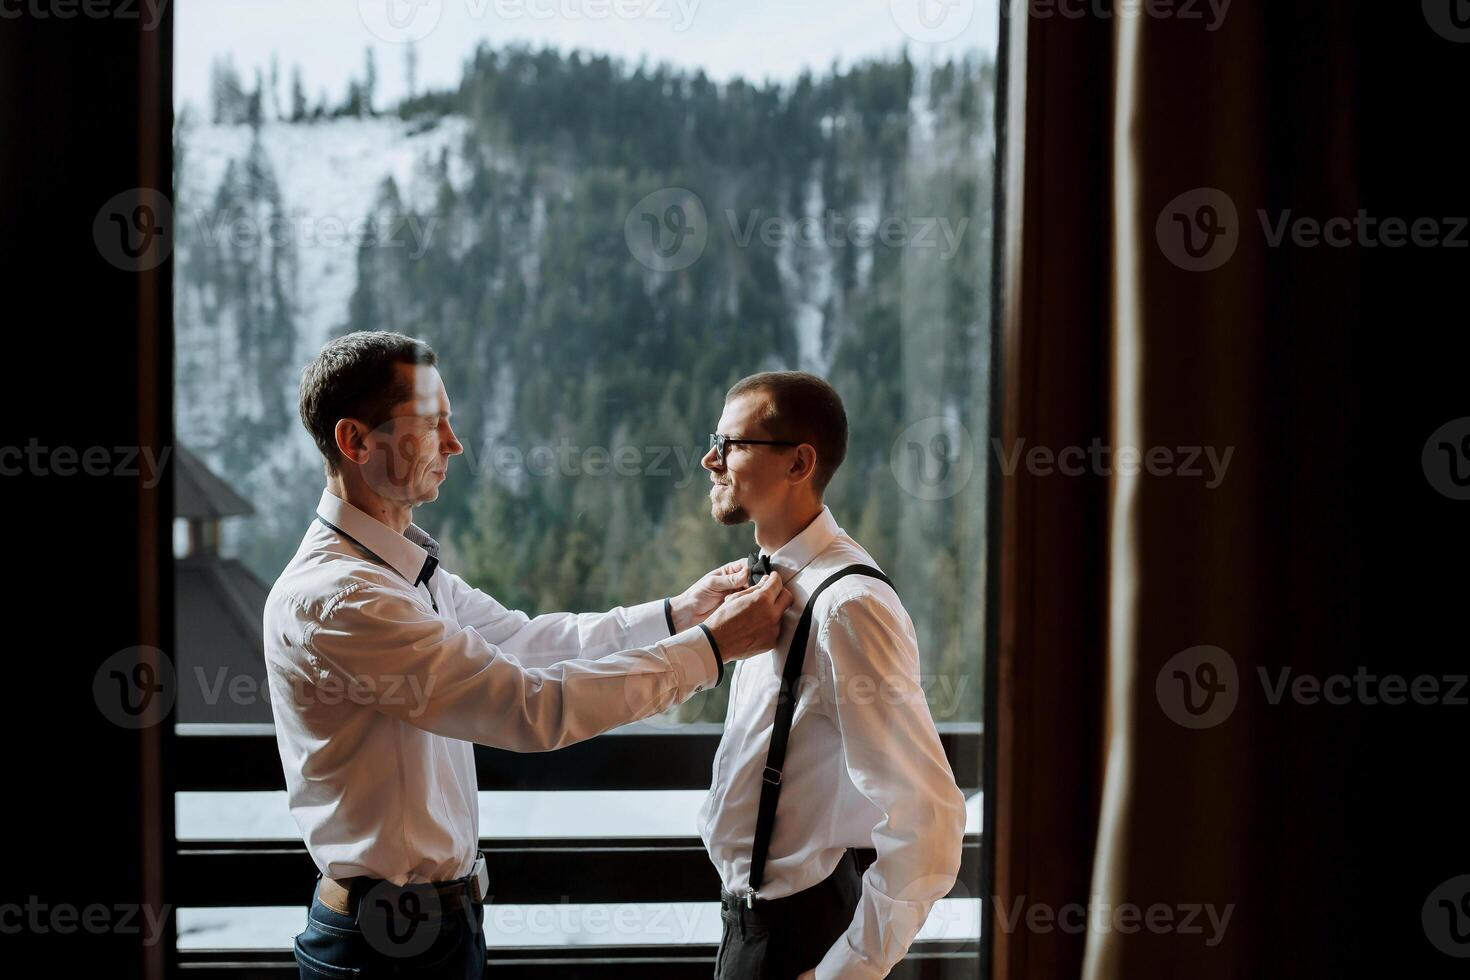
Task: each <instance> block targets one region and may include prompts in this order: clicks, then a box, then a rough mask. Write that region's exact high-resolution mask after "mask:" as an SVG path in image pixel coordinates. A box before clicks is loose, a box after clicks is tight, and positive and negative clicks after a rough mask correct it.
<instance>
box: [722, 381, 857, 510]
mask: <svg viewBox="0 0 1470 980" xmlns="http://www.w3.org/2000/svg"><path fill="white" fill-rule="evenodd" d="M751 392H762V393H764V394H766V395H769V396H770V397H769V399H768V401H767V407H766V411H765V414H764V415H762V416H761V417H760V423H761V425H763V426H765V429H766V431H767V432H769V433H770V434H771V438H773V439H780V440H782V441H790V442H805V443H808V444H810V445H811V446H812V448H814V449H816V451H817V465H816V471H815V472H814V473H813V474H812V483H813V485H815V486H816V488H817V492H818V493H822V492H823V491H825V490H826V489H827V484H828V483H830V482H832V475H833V474H834V473H836V472H837V467H839V466H841V465H842V461H843V459H845V458H846V457H847V412H846V411H845V410H844V409H843V407H842V398H841V397H840V396H839V395H838V394H837V389H836V388H833V387H832V386H831V385H830V384H828V383H827V382H826V381H824V380H823V379H821V378H819V377H817V376H816V375H815V374H808V373H807V372H805V371H765V372H763V373H761V374H752V375H751V376H750V377H748V378H741V379H740V380H739V381H737V382H735V384H734V386H733V387H732V388H731V389H730V391H729V393H728V394H726V395H725V401H727V402H728V401H734V400H735V399H736V398H738V397H740V396H741V395H745V394H750V393H751Z"/></svg>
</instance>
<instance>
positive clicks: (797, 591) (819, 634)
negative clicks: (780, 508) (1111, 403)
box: [699, 507, 965, 980]
mask: <svg viewBox="0 0 1470 980" xmlns="http://www.w3.org/2000/svg"><path fill="white" fill-rule="evenodd" d="M770 560H771V568H772V569H773V570H775V571H777V572H779V573H780V576H781V581H782V582H784V583H785V584H786V585H787V586H788V587H789V588H790V589H791V592H792V595H793V597H794V600H793V602H792V604H791V606H790V608H789V609H788V610H787V612H786V615H785V618H784V620H783V623H782V631H781V639H780V641H779V642H778V643H777V645H776V647H775V648H774V649H772V650H768V651H766V652H764V653H759V654H757V655H755V656H754V657H751V658H750V659H748V660H742V661H740V662H739V663H738V664H737V665H735V667H734V676H733V677H732V679H731V682H730V683H731V685H732V686H731V689H730V703H729V708H728V712H727V715H726V718H725V734H724V737H723V738H722V739H721V741H720V748H719V751H718V752H717V753H716V755H715V761H714V775H713V779H712V780H711V785H710V792H709V795H708V796H707V797H706V798H705V801H704V806H703V807H702V808H701V810H700V814H699V832H700V836H701V837H702V838H703V839H704V843H705V847H706V848H707V849H708V850H709V854H710V858H711V859H712V860H713V861H714V863H715V866H716V867H717V868H718V869H719V873H720V878H721V881H722V882H723V883H724V887H725V889H726V890H727V891H729V892H732V893H734V894H736V895H743V894H744V893H745V892H746V890H747V889H748V887H749V882H750V851H751V843H752V841H753V839H754V837H755V821H756V812H757V809H758V804H759V801H760V794H761V776H762V773H763V772H764V770H765V765H766V752H767V750H768V749H769V748H770V742H771V730H772V728H773V727H774V724H775V713H776V696H777V693H778V692H779V690H780V683H781V672H782V670H783V668H784V667H785V664H786V652H787V649H788V648H789V647H790V645H791V640H792V634H793V633H794V632H795V631H796V623H797V621H798V620H799V619H800V617H801V612H802V609H803V608H805V606H806V602H807V597H808V596H810V595H811V593H812V591H813V590H815V589H816V587H817V586H818V585H820V584H821V583H822V582H823V581H824V580H825V579H826V578H828V577H829V576H830V575H832V573H833V572H836V571H837V570H838V569H840V568H842V567H844V566H846V565H852V564H863V565H873V566H874V567H877V565H876V563H875V562H874V561H873V559H872V557H871V556H869V555H868V553H867V552H866V551H864V550H863V549H862V548H861V547H860V546H859V545H858V543H857V542H856V541H854V540H853V539H852V538H850V537H848V535H847V534H846V532H844V531H843V530H842V528H840V527H838V526H837V522H836V520H834V519H833V517H832V512H831V511H830V510H829V509H827V508H825V507H824V508H822V512H821V514H820V515H819V516H818V517H817V518H816V519H815V520H813V521H812V523H811V524H809V525H808V526H807V527H806V529H805V530H803V531H802V532H801V533H800V534H798V535H797V536H796V537H795V538H792V539H791V541H789V542H788V543H787V544H785V545H784V546H782V547H781V548H779V549H777V550H776V551H775V553H774V554H772V555H771V556H770ZM812 613H813V615H812V630H811V635H810V638H809V639H808V641H807V642H808V646H807V653H806V660H805V662H804V663H803V665H802V675H801V679H800V681H799V682H798V684H797V690H796V694H797V702H796V711H795V714H794V716H793V720H792V724H791V739H790V743H789V745H788V748H787V751H786V763H785V766H784V768H783V774H782V779H781V797H780V803H779V805H778V808H777V810H776V822H775V828H774V830H773V832H772V835H771V846H770V852H769V856H768V857H767V861H766V870H765V880H764V881H763V882H762V884H761V889H760V897H762V898H767V899H771V898H781V897H782V896H785V895H790V894H793V893H795V892H799V891H802V890H804V889H807V888H810V887H811V886H813V885H815V884H818V883H819V882H821V881H822V880H823V879H825V878H826V877H827V876H828V875H830V874H831V873H832V871H833V870H834V869H835V867H836V865H837V862H838V861H839V860H840V859H841V858H842V855H843V852H844V851H845V850H846V849H847V848H849V847H874V848H876V849H877V852H878V859H877V861H876V862H875V863H874V864H873V865H872V866H871V867H869V868H868V870H867V872H866V873H865V874H864V875H863V888H862V897H861V899H860V901H859V903H858V908H857V912H856V914H855V915H854V916H853V920H852V924H851V925H850V926H849V927H848V929H847V932H846V934H845V935H844V936H843V937H842V938H841V939H839V940H838V941H837V943H836V944H835V945H834V946H833V947H832V948H831V949H830V950H829V951H828V952H827V955H826V957H825V958H823V960H822V961H821V963H820V964H819V965H818V967H817V977H818V980H829V978H839V977H840V978H842V980H852V978H869V977H884V976H887V975H888V972H889V970H891V969H892V968H893V966H894V964H895V963H897V962H898V961H899V960H900V959H902V958H903V956H904V954H905V953H906V952H907V951H908V948H909V945H910V944H911V943H912V942H913V939H914V936H915V935H916V934H917V933H918V931H919V927H920V926H922V925H923V923H924V920H925V919H926V918H927V917H928V915H929V910H930V908H931V907H932V906H933V904H934V902H935V901H936V900H938V899H940V898H942V897H944V896H945V895H946V894H947V893H948V892H949V890H950V888H951V887H952V886H953V885H954V881H955V877H956V876H957V875H958V873H959V866H960V853H961V848H962V846H963V843H964V833H965V798H964V794H963V793H961V792H960V789H959V787H958V786H957V785H956V784H955V779H954V773H953V772H952V771H951V770H950V767H949V761H948V760H947V759H946V758H945V755H944V748H943V746H942V745H941V744H940V741H939V733H938V732H937V731H936V730H935V728H934V719H933V717H932V716H931V715H930V714H929V705H928V703H927V701H926V700H925V696H924V692H923V688H922V686H921V684H920V674H919V650H918V643H917V640H916V638H915V636H914V627H913V623H912V622H911V621H910V620H909V616H908V613H907V612H905V611H904V608H903V604H902V603H901V602H900V601H899V599H898V595H897V593H895V592H894V591H893V589H891V588H890V587H889V586H887V585H885V584H884V583H883V582H882V581H881V580H879V579H875V578H870V577H867V576H862V575H850V576H848V577H847V578H844V579H842V580H840V581H838V582H836V583H834V584H833V585H832V586H831V587H830V588H828V589H827V591H825V592H823V593H822V595H821V596H820V597H819V598H818V599H817V605H816V608H815V609H814V610H813V611H812Z"/></svg>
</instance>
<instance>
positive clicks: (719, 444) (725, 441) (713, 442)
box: [709, 432, 801, 466]
mask: <svg viewBox="0 0 1470 980" xmlns="http://www.w3.org/2000/svg"><path fill="white" fill-rule="evenodd" d="M799 445H801V443H799V442H781V441H780V440H778V439H732V438H730V437H729V436H722V435H720V434H719V433H717V432H711V433H710V434H709V447H710V448H711V449H713V450H714V451H715V452H716V453H718V454H719V457H720V465H721V466H724V465H725V452H726V450H727V448H728V447H730V446H799Z"/></svg>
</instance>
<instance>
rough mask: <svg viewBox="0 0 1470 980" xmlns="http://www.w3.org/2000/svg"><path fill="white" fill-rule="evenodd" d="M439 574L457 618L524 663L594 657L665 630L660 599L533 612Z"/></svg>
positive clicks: (653, 639) (649, 640) (662, 635)
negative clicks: (591, 608)
mask: <svg viewBox="0 0 1470 980" xmlns="http://www.w3.org/2000/svg"><path fill="white" fill-rule="evenodd" d="M441 571H442V570H441ZM443 574H445V575H446V576H447V577H448V582H449V585H448V590H449V595H450V599H451V601H452V602H453V603H454V612H455V617H456V618H457V619H458V620H459V622H460V623H461V624H463V625H465V626H469V627H471V628H473V629H474V630H475V631H476V632H478V633H479V634H480V635H481V636H483V637H484V638H485V639H486V640H487V641H488V642H489V643H492V644H494V645H495V646H497V647H499V648H500V649H501V651H502V652H504V653H507V654H510V655H511V656H513V657H515V658H516V659H517V660H519V661H520V662H521V664H522V665H524V666H527V667H549V666H551V665H553V664H557V663H560V662H562V661H563V660H568V659H571V658H574V657H580V658H586V659H594V660H595V659H598V658H600V657H605V656H607V655H608V654H611V653H617V652H618V651H620V650H626V649H628V648H629V647H643V646H651V645H653V644H655V643H657V642H659V641H660V640H664V639H667V638H668V637H669V635H670V633H671V631H670V629H669V627H668V622H667V620H666V619H665V618H664V605H663V600H661V599H655V600H654V601H652V602H644V603H639V604H638V605H635V606H618V607H616V608H614V609H609V610H608V611H607V612H592V613H567V612H554V613H544V614H542V615H540V616H534V617H533V616H528V615H526V614H525V613H523V612H521V611H519V610H516V609H508V608H506V607H505V606H504V605H502V604H501V603H500V602H498V601H497V600H496V599H495V598H494V597H493V596H490V595H487V594H486V593H485V592H483V591H482V590H480V589H477V588H475V587H474V586H472V585H470V584H469V583H468V582H466V581H465V580H464V579H462V578H460V577H459V576H458V575H455V574H453V573H449V572H445V573H443Z"/></svg>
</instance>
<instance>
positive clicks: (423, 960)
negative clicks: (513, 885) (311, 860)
mask: <svg viewBox="0 0 1470 980" xmlns="http://www.w3.org/2000/svg"><path fill="white" fill-rule="evenodd" d="M320 890H321V878H320V877H318V878H317V886H316V889H315V890H313V891H312V894H311V910H310V911H308V912H307V914H306V929H305V930H304V931H302V932H301V934H300V935H298V936H297V937H296V944H295V950H294V951H295V954H296V965H297V966H298V967H299V968H300V971H301V980H343V978H347V977H356V978H362V980H371V978H376V977H417V978H420V980H441V978H442V980H480V978H481V977H483V976H484V975H485V959H486V949H485V928H484V924H485V907H484V906H483V905H480V904H478V903H476V902H472V901H470V900H469V899H468V898H461V899H459V900H456V901H447V902H444V903H438V902H435V901H433V900H428V901H424V900H421V899H420V898H418V897H416V896H414V895H410V894H404V895H402V896H398V895H396V894H395V895H393V896H390V897H386V898H385V894H384V893H381V892H380V893H377V894H369V896H368V897H367V898H366V899H365V900H364V902H363V904H361V905H359V907H358V908H357V911H356V912H355V913H354V914H352V915H343V914H342V913H341V912H338V911H337V910H336V909H331V908H328V907H327V906H326V905H324V904H323V903H322V900H321V898H320V896H319V892H320Z"/></svg>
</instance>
